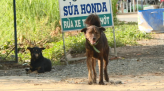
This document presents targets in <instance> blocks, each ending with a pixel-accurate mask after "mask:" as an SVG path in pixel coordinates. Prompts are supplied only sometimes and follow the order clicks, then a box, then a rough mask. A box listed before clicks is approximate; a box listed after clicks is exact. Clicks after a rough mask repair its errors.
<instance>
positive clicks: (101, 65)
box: [98, 58, 104, 85]
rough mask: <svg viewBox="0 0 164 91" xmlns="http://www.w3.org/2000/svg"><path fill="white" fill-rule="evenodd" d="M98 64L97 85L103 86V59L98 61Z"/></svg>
mask: <svg viewBox="0 0 164 91" xmlns="http://www.w3.org/2000/svg"><path fill="white" fill-rule="evenodd" d="M98 63H99V84H100V85H104V82H103V59H102V58H101V59H100V60H98Z"/></svg>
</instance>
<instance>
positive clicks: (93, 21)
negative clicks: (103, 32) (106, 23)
mask: <svg viewBox="0 0 164 91" xmlns="http://www.w3.org/2000/svg"><path fill="white" fill-rule="evenodd" d="M85 24H87V25H88V26H91V25H95V26H97V27H101V22H100V19H99V16H98V15H96V14H91V15H89V16H88V17H87V19H86V20H85Z"/></svg>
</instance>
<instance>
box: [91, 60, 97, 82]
mask: <svg viewBox="0 0 164 91" xmlns="http://www.w3.org/2000/svg"><path fill="white" fill-rule="evenodd" d="M95 67H96V59H93V58H92V71H93V83H96V78H97V74H96V70H95Z"/></svg>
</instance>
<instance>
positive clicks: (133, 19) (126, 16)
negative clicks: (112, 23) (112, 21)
mask: <svg viewBox="0 0 164 91" xmlns="http://www.w3.org/2000/svg"><path fill="white" fill-rule="evenodd" d="M137 15H138V14H137V13H131V14H118V15H117V18H118V19H119V20H120V21H127V22H138V16H137Z"/></svg>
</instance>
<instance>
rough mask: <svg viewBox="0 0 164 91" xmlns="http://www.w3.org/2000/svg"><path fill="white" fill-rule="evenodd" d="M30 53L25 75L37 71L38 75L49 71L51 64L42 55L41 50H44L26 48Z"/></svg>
mask: <svg viewBox="0 0 164 91" xmlns="http://www.w3.org/2000/svg"><path fill="white" fill-rule="evenodd" d="M27 49H28V50H30V53H31V61H30V69H26V72H27V73H30V72H33V71H37V72H38V73H44V72H46V71H51V68H52V64H51V61H50V60H49V59H47V58H44V57H43V55H42V50H44V49H45V48H38V47H33V48H30V47H28V48H27Z"/></svg>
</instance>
